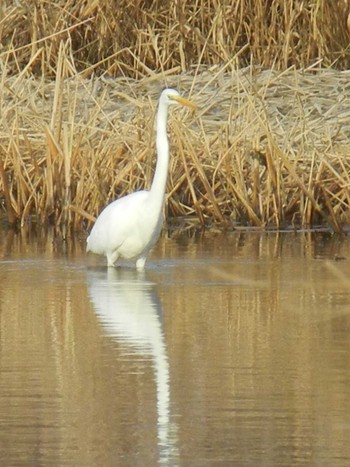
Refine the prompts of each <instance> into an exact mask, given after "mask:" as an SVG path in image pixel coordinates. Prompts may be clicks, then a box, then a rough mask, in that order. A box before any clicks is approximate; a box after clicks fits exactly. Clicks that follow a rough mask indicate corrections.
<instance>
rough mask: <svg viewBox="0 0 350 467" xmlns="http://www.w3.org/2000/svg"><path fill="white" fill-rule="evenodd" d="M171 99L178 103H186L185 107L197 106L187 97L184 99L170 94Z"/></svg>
mask: <svg viewBox="0 0 350 467" xmlns="http://www.w3.org/2000/svg"><path fill="white" fill-rule="evenodd" d="M171 99H174V101H176V102H178V103H179V104H182V105H186V106H187V107H191V109H196V108H197V106H196V104H194V103H193V102H191V101H189V100H188V99H185V98H184V97H181V96H171Z"/></svg>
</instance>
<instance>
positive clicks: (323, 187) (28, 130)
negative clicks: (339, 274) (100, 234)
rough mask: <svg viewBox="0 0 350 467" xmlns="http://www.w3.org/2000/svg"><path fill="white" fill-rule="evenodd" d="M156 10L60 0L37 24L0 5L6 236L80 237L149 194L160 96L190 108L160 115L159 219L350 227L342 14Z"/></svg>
mask: <svg viewBox="0 0 350 467" xmlns="http://www.w3.org/2000/svg"><path fill="white" fill-rule="evenodd" d="M170 3H171V2H170ZM267 4H268V6H269V8H268V9H267V7H266V5H267ZM50 5H51V3H50ZM169 5H170V4H169ZM169 5H168V6H165V4H164V2H158V1H150V2H142V5H141V3H140V2H139V3H138V2H136V3H135V4H133V5H131V4H129V3H127V2H124V1H122V0H121V2H119V3H118V6H117V2H115V3H114V2H107V1H102V0H100V1H92V0H91V1H89V0H85V1H72V0H61V1H58V2H54V5H53V4H52V8H53V10H52V11H54V13H52V11H51V10H50V11H51V14H50V15H47V4H46V2H44V1H43V0H37V1H36V2H34V3H33V2H29V1H26V0H22V1H17V2H11V1H9V2H3V3H2V4H1V6H0V38H1V44H3V51H1V50H0V68H1V78H0V200H1V203H2V211H3V213H4V215H5V216H6V218H7V219H8V222H9V223H10V224H20V225H23V224H24V223H26V222H28V221H31V220H35V221H38V222H41V223H47V222H50V223H52V224H54V225H56V226H64V227H66V228H67V227H72V228H73V229H75V230H80V229H82V228H83V229H85V228H89V226H90V225H91V223H92V222H93V220H94V219H95V217H96V216H97V215H98V213H99V212H100V211H101V209H102V208H103V207H104V206H105V205H106V204H107V203H108V202H110V201H111V200H112V199H115V198H116V197H119V196H123V195H124V194H126V193H129V192H131V191H135V190H138V189H141V188H144V187H146V188H147V187H149V186H150V183H151V180H152V177H153V171H154V166H155V159H156V158H155V144H154V140H155V132H154V118H155V112H156V105H157V100H158V97H159V94H160V91H161V89H162V88H164V86H171V87H176V88H177V89H179V91H181V92H182V93H183V94H184V95H185V96H187V97H189V98H191V100H193V101H194V102H196V103H197V105H198V110H197V111H196V112H192V111H189V110H186V109H174V110H173V111H172V112H171V117H170V121H169V135H170V138H171V153H172V155H171V163H170V171H169V179H168V187H167V199H166V208H165V209H166V214H167V218H168V219H172V218H186V219H197V220H199V222H200V224H201V225H202V226H207V227H208V226H211V225H213V224H216V225H220V226H223V227H225V228H234V227H237V226H242V225H243V226H255V227H258V228H266V227H273V228H281V227H285V226H291V225H292V226H296V227H299V226H313V225H316V224H322V225H327V226H329V227H330V228H332V230H334V231H336V232H341V231H342V230H344V229H345V228H347V225H348V224H349V221H350V215H349V205H350V191H349V189H350V180H349V177H350V175H349V174H350V170H349V169H350V167H349V164H350V162H349V161H350V159H349V139H350V123H349V117H350V110H349V109H350V102H349V101H350V92H349V91H350V89H349V88H350V84H349V72H348V71H347V70H346V69H343V70H342V68H345V67H346V66H347V64H348V60H349V56H348V53H347V44H348V42H349V32H348V29H347V24H346V20H347V15H348V3H347V2H344V1H338V2H333V3H332V5H331V7H330V6H329V2H323V1H316V2H312V3H310V4H309V2H291V1H285V2H279V1H277V0H276V1H275V0H272V1H271V2H263V1H262V0H261V1H257V2H249V1H247V0H239V1H237V2H235V8H236V9H235V11H233V7H232V5H231V3H227V4H226V3H225V2H219V1H216V0H213V1H212V2H210V3H209V2H204V0H202V1H199V2H196V3H195V4H190V3H189V2H182V3H181V4H180V3H178V2H175V3H174V4H171V5H170V6H169ZM230 5H231V6H230ZM122 6H124V7H125V8H124V9H123V8H122ZM141 6H142V8H141ZM134 8H135V9H134ZM136 9H137V11H136ZM19 13H21V14H19ZM340 13H341V15H340ZM266 15H267V16H266ZM332 21H333V23H332ZM335 21H338V25H339V24H340V25H341V26H342V27H341V28H335V27H334V24H335ZM343 23H344V24H343ZM19 31H20V33H19ZM311 39H312V40H311ZM4 44H5V45H6V46H5V45H4ZM131 44H132V45H131ZM321 55H322V59H320V56H321ZM330 65H333V66H332V67H331V66H330Z"/></svg>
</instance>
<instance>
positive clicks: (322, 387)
mask: <svg viewBox="0 0 350 467" xmlns="http://www.w3.org/2000/svg"><path fill="white" fill-rule="evenodd" d="M349 440H350V237H347V236H345V237H339V236H332V235H330V234H325V233H311V232H299V233H264V234H261V233H257V232H252V233H245V232H234V233H230V234H211V233H206V234H205V235H201V236H199V235H190V234H188V233H183V234H181V235H180V234H178V235H174V236H172V238H165V237H164V238H162V239H161V240H160V241H159V243H158V244H157V246H156V248H155V249H154V250H153V252H152V254H151V255H150V258H149V260H148V262H147V265H146V271H145V272H144V273H143V274H142V273H137V272H136V271H134V270H133V269H132V268H131V267H130V266H128V265H126V266H125V267H123V268H120V269H115V270H107V268H106V267H105V261H104V259H103V258H100V257H96V256H94V255H91V256H90V255H88V256H87V255H86V254H85V252H84V239H79V238H78V237H77V238H76V239H74V241H73V240H71V241H69V242H68V243H67V244H66V243H62V242H60V241H58V240H55V238H54V237H53V235H46V236H44V235H42V236H40V235H39V236H37V235H34V234H33V233H29V232H25V231H24V232H22V233H19V234H14V233H12V232H5V231H2V232H0V465H1V466H6V467H10V466H16V467H17V466H26V467H28V466H36V467H37V466H74V467H76V466H84V467H86V466H87V467H89V466H101V467H102V466H103V467H109V466H142V467H143V466H146V467H147V466H156V465H165V466H207V465H215V466H231V465H237V466H298V465H308V466H310V465H315V466H333V467H334V466H345V465H350V442H349Z"/></svg>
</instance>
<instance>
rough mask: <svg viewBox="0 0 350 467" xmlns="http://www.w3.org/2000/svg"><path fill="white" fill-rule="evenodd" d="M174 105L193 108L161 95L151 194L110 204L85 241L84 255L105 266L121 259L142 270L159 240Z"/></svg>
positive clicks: (169, 93) (171, 94) (172, 94)
mask: <svg viewBox="0 0 350 467" xmlns="http://www.w3.org/2000/svg"><path fill="white" fill-rule="evenodd" d="M173 104H182V105H186V106H188V107H192V108H195V107H196V106H195V104H193V103H192V102H190V101H188V100H187V99H185V98H183V97H181V96H180V94H179V93H178V92H177V91H176V90H175V89H165V90H164V91H163V92H162V94H161V96H160V99H159V105H158V112H157V136H156V138H157V139H156V145H157V165H156V171H155V174H154V178H153V182H152V185H151V188H150V190H149V191H147V190H142V191H137V192H135V193H131V194H129V195H127V196H124V197H122V198H119V199H117V200H115V201H113V202H112V203H111V204H109V205H108V206H107V207H106V208H105V209H104V210H103V211H102V212H101V214H100V215H99V216H98V218H97V219H96V222H95V224H94V226H93V228H92V230H91V233H90V235H89V237H88V238H87V251H92V252H93V253H97V254H100V255H105V256H106V257H107V264H108V266H114V265H115V263H116V262H117V260H118V258H119V257H120V258H125V259H129V260H135V261H136V267H137V269H140V270H142V269H144V266H145V262H146V258H147V255H148V253H149V251H150V250H151V248H152V247H153V246H154V245H155V243H156V242H157V240H158V238H159V235H160V232H161V229H162V224H163V216H162V210H163V204H164V195H165V187H166V180H167V176H168V166H169V142H168V136H167V128H166V127H167V119H168V108H169V106H170V105H173Z"/></svg>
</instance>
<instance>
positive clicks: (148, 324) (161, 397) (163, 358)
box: [87, 268, 176, 462]
mask: <svg viewBox="0 0 350 467" xmlns="http://www.w3.org/2000/svg"><path fill="white" fill-rule="evenodd" d="M87 274H88V286H89V294H90V298H91V301H92V303H93V306H94V310H95V312H96V315H97V317H98V319H99V321H100V323H101V325H102V326H103V328H104V329H105V331H106V333H107V334H108V335H110V336H112V337H113V338H114V339H116V340H118V341H120V342H124V343H127V345H130V346H131V347H133V348H134V349H135V350H136V351H137V352H139V353H142V355H143V356H149V357H150V358H151V359H152V363H153V366H154V371H155V382H156V388H157V416H158V421H157V431H158V443H159V446H160V461H161V462H162V461H166V460H167V459H168V457H169V455H170V453H171V455H172V456H174V454H175V452H176V449H175V448H174V441H175V438H176V435H175V433H176V430H175V427H174V426H173V424H171V420H170V383H169V362H168V358H167V353H166V346H165V340H164V335H163V329H162V320H161V316H162V309H161V304H160V302H159V299H158V297H157V294H156V290H155V286H154V284H152V283H151V282H149V281H147V279H146V276H145V273H144V272H139V271H135V270H132V269H130V270H128V269H121V270H118V269H113V268H108V270H107V271H106V270H89V271H88V273H87Z"/></svg>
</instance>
